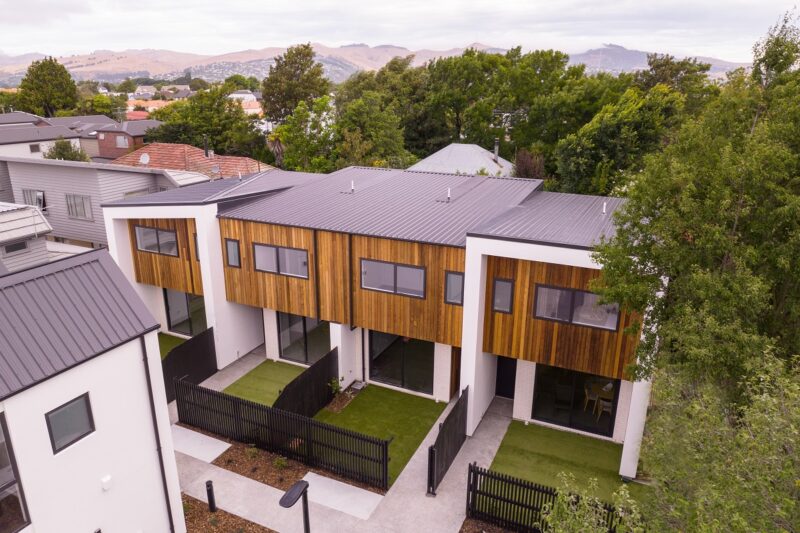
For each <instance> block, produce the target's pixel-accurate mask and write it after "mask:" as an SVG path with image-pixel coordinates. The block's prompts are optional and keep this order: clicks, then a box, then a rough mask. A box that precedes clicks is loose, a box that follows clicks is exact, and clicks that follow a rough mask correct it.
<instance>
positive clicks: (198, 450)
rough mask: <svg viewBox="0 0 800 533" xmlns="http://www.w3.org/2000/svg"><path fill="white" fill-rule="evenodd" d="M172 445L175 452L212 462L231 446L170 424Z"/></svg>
mask: <svg viewBox="0 0 800 533" xmlns="http://www.w3.org/2000/svg"><path fill="white" fill-rule="evenodd" d="M172 445H173V447H174V448H175V451H176V452H180V453H183V454H186V455H190V456H192V457H194V458H195V459H200V460H201V461H205V462H206V463H210V462H212V461H213V460H214V459H216V458H217V457H219V456H220V455H222V454H223V453H225V450H227V449H228V448H230V447H231V445H230V444H228V443H227V442H224V441H221V440H219V439H215V438H214V437H209V436H208V435H205V434H203V433H199V432H197V431H192V430H191V429H188V428H185V427H182V426H176V425H174V424H173V425H172Z"/></svg>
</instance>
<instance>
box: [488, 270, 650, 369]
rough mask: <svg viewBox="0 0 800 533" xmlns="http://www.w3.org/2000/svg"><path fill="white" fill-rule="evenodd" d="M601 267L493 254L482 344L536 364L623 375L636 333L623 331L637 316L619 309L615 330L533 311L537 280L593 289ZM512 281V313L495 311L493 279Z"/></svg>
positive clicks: (636, 342) (495, 350)
mask: <svg viewBox="0 0 800 533" xmlns="http://www.w3.org/2000/svg"><path fill="white" fill-rule="evenodd" d="M599 275H600V271H599V270H595V269H591V268H580V267H571V266H567V265H556V264H551V263H540V262H535V261H524V260H517V259H508V258H501V257H489V258H488V261H487V275H486V319H485V325H484V337H483V339H484V340H483V349H484V350H485V351H486V352H489V353H494V354H497V355H505V356H509V357H515V358H517V359H524V360H527V361H533V362H536V363H544V364H547V365H552V366H558V367H561V368H567V369H571V370H578V371H580V372H587V373H590V374H597V375H600V376H606V377H610V378H621V379H625V378H626V376H625V372H624V370H625V365H627V364H628V363H630V362H632V360H633V356H634V352H635V351H636V346H637V344H638V342H639V341H638V339H639V337H638V335H628V334H626V333H624V332H623V330H624V329H625V328H627V327H628V326H629V325H630V324H631V323H632V322H634V321H635V319H636V318H637V317H635V316H633V315H632V314H630V313H624V312H623V313H621V316H620V323H619V326H618V328H617V331H607V330H603V329H598V328H592V327H586V326H577V325H573V324H564V323H559V322H554V321H551V320H540V319H536V318H534V316H533V302H534V294H535V293H534V291H535V286H536V284H537V283H538V284H544V285H554V286H558V287H566V288H573V289H581V290H589V282H590V280H592V279H594V278H596V277H598V276H599ZM496 277H497V278H505V279H512V280H514V301H513V307H512V313H511V314H507V313H498V312H495V311H492V287H493V280H494V278H496Z"/></svg>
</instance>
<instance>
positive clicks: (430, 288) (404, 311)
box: [351, 235, 465, 346]
mask: <svg viewBox="0 0 800 533" xmlns="http://www.w3.org/2000/svg"><path fill="white" fill-rule="evenodd" d="M352 242H353V249H352V250H351V261H352V272H353V280H352V281H353V324H354V325H356V326H359V327H363V328H368V329H373V330H376V331H383V332H386V333H392V334H395V335H402V336H405V337H412V338H415V339H422V340H427V341H432V342H439V343H442V344H449V345H451V346H461V322H462V313H463V307H462V306H460V305H451V304H446V303H444V278H445V271H447V270H449V271H453V272H464V263H465V250H464V248H457V247H453V246H440V245H434V244H423V243H418V242H408V241H398V240H391V239H381V238H375V237H365V236H359V235H353V237H352ZM361 259H377V260H379V261H388V262H392V263H400V264H406V265H416V266H423V267H425V298H424V299H422V298H414V297H410V296H402V295H397V294H387V293H382V292H377V291H372V290H367V289H362V288H361Z"/></svg>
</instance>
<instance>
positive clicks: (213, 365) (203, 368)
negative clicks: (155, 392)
mask: <svg viewBox="0 0 800 533" xmlns="http://www.w3.org/2000/svg"><path fill="white" fill-rule="evenodd" d="M161 370H162V371H163V372H164V388H165V389H167V402H171V401H172V400H174V399H175V389H174V388H173V387H172V382H173V381H174V380H176V379H180V380H185V381H188V382H189V383H194V384H198V383H200V382H202V381H204V380H206V379H208V378H209V377H211V376H212V375H214V373H215V372H216V371H217V350H216V348H215V347H214V328H208V329H207V330H205V331H203V332H201V333H198V334H197V335H195V336H194V337H192V338H191V339H188V340H187V341H186V342H184V343H182V344H179V345H178V346H176V347H175V348H173V349H172V350H170V352H169V353H168V354H167V356H166V357H165V358H164V359H163V360H162V361H161Z"/></svg>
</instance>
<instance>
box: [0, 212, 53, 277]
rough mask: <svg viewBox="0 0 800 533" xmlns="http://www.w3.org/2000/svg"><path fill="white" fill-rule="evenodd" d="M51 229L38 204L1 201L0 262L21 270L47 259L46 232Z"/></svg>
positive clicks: (7, 266)
mask: <svg viewBox="0 0 800 533" xmlns="http://www.w3.org/2000/svg"><path fill="white" fill-rule="evenodd" d="M51 231H53V228H52V227H51V226H50V223H49V222H47V219H46V218H45V217H44V215H42V212H41V211H39V209H38V208H37V207H34V206H32V205H22V204H9V203H6V202H0V264H2V265H3V266H4V267H5V268H6V269H7V270H20V269H23V268H27V267H31V266H34V265H38V264H41V263H46V262H47V261H49V259H50V255H49V253H48V250H47V240H46V236H47V235H48V234H49V233H50V232H51Z"/></svg>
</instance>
